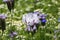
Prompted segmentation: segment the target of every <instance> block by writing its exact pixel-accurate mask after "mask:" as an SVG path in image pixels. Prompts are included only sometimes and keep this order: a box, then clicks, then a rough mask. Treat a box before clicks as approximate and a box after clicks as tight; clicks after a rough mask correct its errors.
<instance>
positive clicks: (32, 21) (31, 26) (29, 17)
mask: <svg viewBox="0 0 60 40" xmlns="http://www.w3.org/2000/svg"><path fill="white" fill-rule="evenodd" d="M45 17H46V15H44V14H41V13H39V12H34V13H28V14H25V15H23V18H22V20H23V22H24V23H25V24H26V25H27V28H26V30H28V31H33V32H34V30H36V29H37V24H39V23H40V22H41V24H42V25H43V26H44V25H45V23H46V19H45Z"/></svg>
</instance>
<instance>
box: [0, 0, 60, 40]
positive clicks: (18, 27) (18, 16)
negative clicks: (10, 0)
mask: <svg viewBox="0 0 60 40" xmlns="http://www.w3.org/2000/svg"><path fill="white" fill-rule="evenodd" d="M35 10H39V11H40V12H42V13H45V14H47V18H46V19H47V22H46V25H45V28H41V27H43V26H41V25H40V26H39V27H40V28H39V29H38V30H37V33H35V34H34V35H33V36H32V35H31V34H28V33H27V32H25V30H24V28H25V27H26V25H25V24H23V22H22V16H23V14H25V13H29V12H34V11H35ZM0 13H1V14H7V19H6V30H5V31H4V34H3V36H2V32H1V30H0V40H12V38H11V37H9V33H10V31H11V30H14V31H16V32H17V36H16V37H14V38H13V40H60V32H57V33H54V32H55V31H56V30H60V27H59V25H60V23H59V22H58V18H59V17H60V0H15V7H14V12H11V13H10V12H9V10H8V8H7V5H6V3H3V1H2V0H0ZM11 14H13V17H11ZM11 20H12V21H11ZM11 23H12V26H11Z"/></svg>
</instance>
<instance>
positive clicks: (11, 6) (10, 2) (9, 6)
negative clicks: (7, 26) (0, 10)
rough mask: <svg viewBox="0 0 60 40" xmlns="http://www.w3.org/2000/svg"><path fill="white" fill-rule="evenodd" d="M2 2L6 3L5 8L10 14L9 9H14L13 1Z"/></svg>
mask: <svg viewBox="0 0 60 40" xmlns="http://www.w3.org/2000/svg"><path fill="white" fill-rule="evenodd" d="M3 2H5V3H7V7H8V9H9V11H10V12H11V9H14V0H3Z"/></svg>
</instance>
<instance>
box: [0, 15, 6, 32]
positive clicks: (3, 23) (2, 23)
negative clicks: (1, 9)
mask: <svg viewBox="0 0 60 40" xmlns="http://www.w3.org/2000/svg"><path fill="white" fill-rule="evenodd" d="M5 18H6V16H5V15H3V14H0V26H1V27H0V29H2V32H4V30H5V29H6V21H5Z"/></svg>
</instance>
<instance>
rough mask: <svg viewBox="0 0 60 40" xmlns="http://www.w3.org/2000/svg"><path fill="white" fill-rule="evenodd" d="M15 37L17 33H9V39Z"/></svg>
mask: <svg viewBox="0 0 60 40" xmlns="http://www.w3.org/2000/svg"><path fill="white" fill-rule="evenodd" d="M16 35H17V32H11V33H10V34H9V36H10V37H14V36H16Z"/></svg>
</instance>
